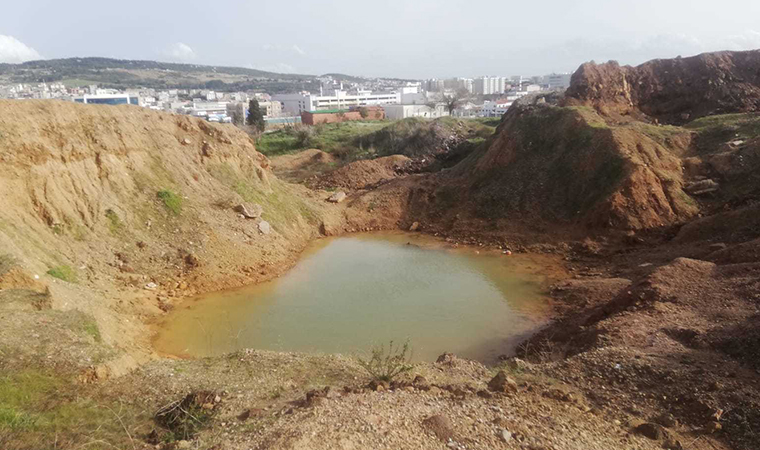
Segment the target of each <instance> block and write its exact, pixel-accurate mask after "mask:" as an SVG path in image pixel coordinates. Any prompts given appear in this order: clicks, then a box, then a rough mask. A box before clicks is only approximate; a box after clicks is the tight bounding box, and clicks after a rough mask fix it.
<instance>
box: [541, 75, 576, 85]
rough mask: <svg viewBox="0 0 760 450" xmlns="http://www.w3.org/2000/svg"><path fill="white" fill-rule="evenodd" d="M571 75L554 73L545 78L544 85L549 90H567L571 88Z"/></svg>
mask: <svg viewBox="0 0 760 450" xmlns="http://www.w3.org/2000/svg"><path fill="white" fill-rule="evenodd" d="M571 76H572V74H570V73H552V74H549V75H546V76H545V77H544V84H546V85H547V87H548V88H549V89H567V88H569V87H570V77H571Z"/></svg>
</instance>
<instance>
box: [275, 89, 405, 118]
mask: <svg viewBox="0 0 760 450" xmlns="http://www.w3.org/2000/svg"><path fill="white" fill-rule="evenodd" d="M273 99H274V100H277V101H279V102H280V103H282V107H283V109H284V110H285V111H286V112H288V113H291V114H301V113H302V112H304V111H320V110H325V109H348V108H350V107H352V106H377V105H388V104H394V103H399V101H400V94H399V93H397V92H391V93H372V92H370V91H359V92H357V93H355V94H349V93H348V92H346V91H341V90H336V91H335V92H334V93H333V95H315V94H311V93H308V92H301V93H299V94H281V95H275V96H274V97H273Z"/></svg>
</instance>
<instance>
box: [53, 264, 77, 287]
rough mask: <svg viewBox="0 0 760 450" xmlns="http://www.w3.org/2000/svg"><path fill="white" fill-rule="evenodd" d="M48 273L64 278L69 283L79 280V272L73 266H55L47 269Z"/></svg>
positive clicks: (60, 278)
mask: <svg viewBox="0 0 760 450" xmlns="http://www.w3.org/2000/svg"><path fill="white" fill-rule="evenodd" d="M47 274H48V275H50V276H51V277H54V278H58V279H59V280H63V281H65V282H67V283H76V282H77V273H76V271H75V270H74V269H73V268H72V267H71V266H67V265H62V266H57V267H53V268H52V269H50V270H48V271H47Z"/></svg>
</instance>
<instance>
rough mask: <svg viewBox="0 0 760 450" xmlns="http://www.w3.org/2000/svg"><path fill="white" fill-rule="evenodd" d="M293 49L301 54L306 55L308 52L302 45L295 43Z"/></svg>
mask: <svg viewBox="0 0 760 450" xmlns="http://www.w3.org/2000/svg"><path fill="white" fill-rule="evenodd" d="M293 51H294V52H296V53H298V54H299V55H301V56H304V55H306V52H305V51H303V50H301V47H299V46H297V45H296V44H293Z"/></svg>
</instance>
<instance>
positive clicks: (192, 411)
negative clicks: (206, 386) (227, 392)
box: [155, 391, 216, 440]
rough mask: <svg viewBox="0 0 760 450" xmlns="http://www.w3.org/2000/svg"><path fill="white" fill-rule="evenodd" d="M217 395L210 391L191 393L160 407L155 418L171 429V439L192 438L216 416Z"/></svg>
mask: <svg viewBox="0 0 760 450" xmlns="http://www.w3.org/2000/svg"><path fill="white" fill-rule="evenodd" d="M215 397H216V394H214V393H213V392H208V391H200V392H193V393H190V394H188V395H187V396H186V397H185V398H183V399H182V400H177V401H175V402H172V403H170V404H168V405H166V406H164V407H163V408H161V409H159V411H158V412H157V413H156V416H155V420H156V422H157V423H158V424H159V425H161V426H162V427H163V428H165V429H167V430H169V432H170V433H171V434H170V439H172V440H174V439H192V438H193V437H194V436H195V435H196V434H198V432H199V431H201V430H202V429H203V428H205V427H206V425H208V422H209V421H210V420H211V418H212V417H213V416H214V403H215V401H214V400H215Z"/></svg>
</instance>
